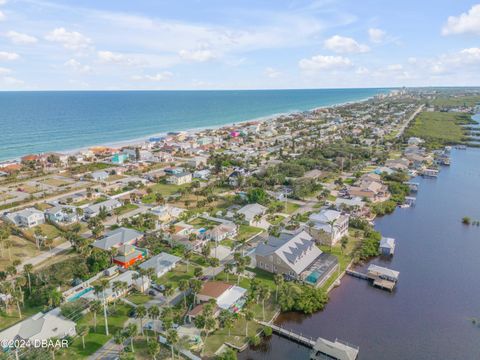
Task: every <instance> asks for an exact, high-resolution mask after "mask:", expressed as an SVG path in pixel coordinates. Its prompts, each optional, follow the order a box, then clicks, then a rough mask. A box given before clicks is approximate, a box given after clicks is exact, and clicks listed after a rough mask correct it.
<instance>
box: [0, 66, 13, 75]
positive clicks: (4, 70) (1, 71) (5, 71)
mask: <svg viewBox="0 0 480 360" xmlns="http://www.w3.org/2000/svg"><path fill="white" fill-rule="evenodd" d="M11 72H12V70H10V69H7V68H4V67H0V75H6V74H10V73H11Z"/></svg>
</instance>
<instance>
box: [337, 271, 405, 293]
mask: <svg viewBox="0 0 480 360" xmlns="http://www.w3.org/2000/svg"><path fill="white" fill-rule="evenodd" d="M346 273H347V274H348V275H350V276H353V277H356V278H359V279H363V280H368V281H371V282H372V284H373V286H375V287H378V288H380V289H384V290H388V291H393V290H394V289H395V286H396V285H397V283H396V282H395V281H391V280H387V279H382V278H381V277H379V276H376V275H373V274H368V273H367V274H365V273H361V272H358V271H354V270H350V269H347V270H346Z"/></svg>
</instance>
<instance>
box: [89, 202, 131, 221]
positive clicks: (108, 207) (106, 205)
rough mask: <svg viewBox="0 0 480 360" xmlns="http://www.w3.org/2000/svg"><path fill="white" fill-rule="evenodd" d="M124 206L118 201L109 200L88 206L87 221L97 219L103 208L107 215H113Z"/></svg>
mask: <svg viewBox="0 0 480 360" xmlns="http://www.w3.org/2000/svg"><path fill="white" fill-rule="evenodd" d="M121 206H122V203H121V202H120V201H118V200H116V199H109V200H105V201H102V202H100V203H97V204H93V205H90V206H87V207H86V208H85V209H84V210H83V213H84V217H85V218H86V219H88V218H91V217H95V216H97V215H98V214H99V213H100V209H101V208H103V209H105V211H106V212H107V213H111V212H112V211H113V210H115V209H117V208H119V207H121Z"/></svg>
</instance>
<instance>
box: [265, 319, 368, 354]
mask: <svg viewBox="0 0 480 360" xmlns="http://www.w3.org/2000/svg"><path fill="white" fill-rule="evenodd" d="M257 323H259V324H260V325H263V326H268V327H270V328H271V329H272V331H273V332H274V333H275V334H278V335H280V336H283V337H285V338H287V339H290V340H292V341H295V342H296V343H299V344H301V345H304V346H306V347H309V348H311V349H312V351H311V354H310V359H315V360H316V359H326V358H328V359H332V360H350V359H353V360H354V359H356V358H357V356H358V352H359V348H358V346H354V345H351V344H348V343H346V342H344V341H340V340H338V339H335V341H334V342H333V341H330V340H326V339H323V338H321V337H319V338H317V340H313V338H311V337H306V336H303V335H302V334H297V333H296V332H293V331H291V330H288V329H284V328H282V327H280V326H277V325H274V324H271V323H267V322H265V321H257Z"/></svg>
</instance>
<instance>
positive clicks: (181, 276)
mask: <svg viewBox="0 0 480 360" xmlns="http://www.w3.org/2000/svg"><path fill="white" fill-rule="evenodd" d="M195 267H196V266H195V264H192V263H190V265H189V266H188V271H187V265H186V264H177V266H176V267H175V269H173V270H171V271H169V272H168V273H166V274H165V275H164V276H162V277H161V278H160V280H159V283H160V284H162V285H165V284H172V285H173V287H174V288H175V289H176V288H177V287H178V283H179V282H180V280H190V279H191V278H193V277H194V276H193V269H194V268H195Z"/></svg>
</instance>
